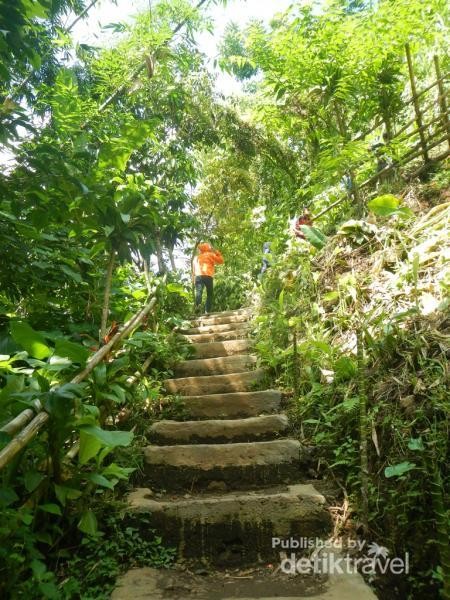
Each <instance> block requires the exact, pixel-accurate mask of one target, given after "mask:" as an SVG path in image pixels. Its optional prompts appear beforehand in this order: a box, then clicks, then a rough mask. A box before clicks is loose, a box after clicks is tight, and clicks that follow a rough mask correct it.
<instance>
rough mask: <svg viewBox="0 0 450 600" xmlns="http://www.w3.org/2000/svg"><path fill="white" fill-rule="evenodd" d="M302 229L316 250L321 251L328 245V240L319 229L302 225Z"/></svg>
mask: <svg viewBox="0 0 450 600" xmlns="http://www.w3.org/2000/svg"><path fill="white" fill-rule="evenodd" d="M300 229H301V230H302V231H303V233H304V234H305V238H306V239H307V240H308V242H309V243H310V244H312V245H313V246H314V248H317V249H318V250H321V249H322V248H323V247H324V246H325V245H326V243H327V241H328V238H327V236H326V235H324V234H323V233H322V232H321V231H320V229H317V227H311V226H310V225H302V226H301V227H300Z"/></svg>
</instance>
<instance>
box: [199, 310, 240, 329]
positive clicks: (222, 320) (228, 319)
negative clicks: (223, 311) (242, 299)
mask: <svg viewBox="0 0 450 600" xmlns="http://www.w3.org/2000/svg"><path fill="white" fill-rule="evenodd" d="M249 319H250V315H249V314H248V313H238V314H234V315H220V314H219V315H211V316H210V315H208V316H204V317H201V318H200V319H194V320H193V321H192V322H191V325H192V327H200V326H203V327H206V326H209V325H224V324H230V323H244V322H246V321H249Z"/></svg>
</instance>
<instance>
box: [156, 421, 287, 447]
mask: <svg viewBox="0 0 450 600" xmlns="http://www.w3.org/2000/svg"><path fill="white" fill-rule="evenodd" d="M288 424H289V421H288V418H287V416H286V415H280V414H279V415H265V416H261V417H249V418H247V419H211V420H207V421H159V422H157V423H154V424H153V425H152V426H151V427H150V430H149V439H150V440H151V441H152V442H153V443H156V444H218V443H228V442H254V441H262V440H271V439H272V440H273V439H274V438H276V437H279V436H280V435H282V434H283V433H284V432H285V431H286V429H287V427H288Z"/></svg>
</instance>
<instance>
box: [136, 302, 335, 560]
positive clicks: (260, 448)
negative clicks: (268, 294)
mask: <svg viewBox="0 0 450 600" xmlns="http://www.w3.org/2000/svg"><path fill="white" fill-rule="evenodd" d="M249 318H250V315H249V313H248V311H246V310H240V311H232V312H225V313H220V314H216V315H211V316H206V317H202V318H200V319H198V320H197V321H195V322H194V323H192V327H191V328H190V329H187V330H186V331H183V332H182V333H183V334H184V335H185V336H186V338H187V339H188V340H189V341H190V342H191V343H192V344H193V349H194V355H193V357H192V359H191V360H187V361H185V362H183V363H181V364H180V365H178V366H177V368H176V370H175V374H174V375H175V377H174V378H173V379H169V380H167V381H166V382H165V387H166V391H167V392H168V393H169V394H177V395H180V396H181V398H182V401H183V403H184V407H185V410H186V412H187V414H188V415H189V420H188V421H159V422H157V423H155V424H153V425H152V427H151V428H150V432H149V441H150V442H151V445H149V446H147V447H146V448H145V450H144V472H145V484H146V485H148V486H149V488H150V489H148V488H140V489H138V490H135V491H134V492H133V493H132V494H131V495H130V497H129V502H130V506H131V509H132V510H133V511H135V512H140V513H147V512H148V513H151V515H152V522H154V523H155V525H156V526H157V527H158V529H159V530H160V531H162V532H163V535H164V540H165V542H166V543H171V544H175V545H176V546H177V548H178V552H179V555H180V556H183V557H199V558H201V557H207V558H208V560H210V561H212V562H216V563H218V564H239V565H241V564H244V563H248V562H251V561H254V560H258V559H262V558H267V559H269V558H271V557H274V556H276V555H277V551H274V550H273V548H272V537H283V538H288V537H289V536H293V537H296V538H300V537H326V535H327V533H328V532H329V531H330V527H331V518H330V515H329V513H328V511H327V509H326V507H325V499H324V498H323V496H322V495H321V494H320V493H319V492H318V491H317V490H315V489H314V487H313V486H312V485H311V484H308V483H303V484H302V483H299V482H301V481H304V480H305V479H306V470H307V468H308V462H309V456H308V453H307V452H306V451H305V450H304V449H303V448H302V447H301V445H300V443H299V442H298V441H296V440H293V439H288V438H286V431H287V428H288V419H287V417H286V415H284V414H283V413H282V412H281V407H280V404H281V393H280V392H279V391H277V390H271V389H266V390H264V389H262V390H261V389H259V388H261V387H263V386H264V381H265V379H266V373H265V371H264V370H263V369H259V368H257V367H256V357H255V356H254V355H253V354H251V341H250V340H249V339H248V337H247V335H248V331H249Z"/></svg>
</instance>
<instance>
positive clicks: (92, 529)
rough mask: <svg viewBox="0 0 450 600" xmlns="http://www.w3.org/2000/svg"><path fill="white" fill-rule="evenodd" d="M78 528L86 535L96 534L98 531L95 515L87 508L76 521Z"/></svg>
mask: <svg viewBox="0 0 450 600" xmlns="http://www.w3.org/2000/svg"><path fill="white" fill-rule="evenodd" d="M78 529H79V530H80V531H82V532H83V533H86V534H87V535H92V536H94V535H96V534H97V531H98V526H97V517H96V516H95V514H94V513H93V512H92V510H87V511H86V512H84V513H83V516H82V517H81V519H80V521H79V522H78Z"/></svg>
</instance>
